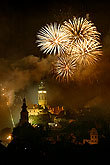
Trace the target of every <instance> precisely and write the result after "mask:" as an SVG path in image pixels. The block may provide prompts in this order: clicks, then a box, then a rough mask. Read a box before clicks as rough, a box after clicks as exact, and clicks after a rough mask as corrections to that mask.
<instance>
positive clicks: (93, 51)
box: [72, 39, 102, 65]
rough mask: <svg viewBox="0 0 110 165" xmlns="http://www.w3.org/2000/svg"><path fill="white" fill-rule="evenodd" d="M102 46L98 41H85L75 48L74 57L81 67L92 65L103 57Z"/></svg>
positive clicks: (73, 50)
mask: <svg viewBox="0 0 110 165" xmlns="http://www.w3.org/2000/svg"><path fill="white" fill-rule="evenodd" d="M101 48H102V46H101V44H100V43H99V42H98V41H96V40H92V39H90V40H88V41H87V40H84V41H80V42H79V43H77V44H76V45H75V46H73V49H72V55H73V56H74V58H75V60H76V61H77V63H78V64H79V65H82V64H83V65H91V64H94V63H96V62H97V61H98V59H99V58H100V57H101V56H102V50H101Z"/></svg>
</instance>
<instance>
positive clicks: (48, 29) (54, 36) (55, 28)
mask: <svg viewBox="0 0 110 165" xmlns="http://www.w3.org/2000/svg"><path fill="white" fill-rule="evenodd" d="M37 37H38V38H39V40H37V41H36V42H37V43H38V47H39V46H40V47H41V51H43V53H46V54H48V53H49V54H52V53H54V55H55V54H57V53H58V54H60V53H61V52H63V51H64V43H65V42H67V40H66V38H65V36H64V33H63V32H62V31H61V26H60V24H59V25H57V23H54V24H52V23H51V24H50V25H48V24H47V25H46V26H44V27H42V28H41V30H40V31H39V33H38V35H37Z"/></svg>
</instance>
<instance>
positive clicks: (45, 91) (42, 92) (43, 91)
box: [38, 91, 47, 93]
mask: <svg viewBox="0 0 110 165" xmlns="http://www.w3.org/2000/svg"><path fill="white" fill-rule="evenodd" d="M38 93H47V92H46V91H38Z"/></svg>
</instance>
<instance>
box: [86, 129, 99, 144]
mask: <svg viewBox="0 0 110 165" xmlns="http://www.w3.org/2000/svg"><path fill="white" fill-rule="evenodd" d="M85 143H89V144H98V132H97V130H96V128H92V129H91V130H90V139H83V144H85Z"/></svg>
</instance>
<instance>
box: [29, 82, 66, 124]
mask: <svg viewBox="0 0 110 165" xmlns="http://www.w3.org/2000/svg"><path fill="white" fill-rule="evenodd" d="M61 111H64V109H63V106H62V107H60V106H57V107H51V106H50V105H48V104H47V90H46V88H45V84H44V82H43V81H41V82H40V85H39V86H38V104H34V105H28V114H29V123H31V124H32V125H37V124H38V118H39V117H41V116H42V117H43V118H44V120H46V119H47V120H48V118H49V116H50V115H51V114H54V115H58V114H59V113H60V112H61ZM44 116H45V117H44ZM50 117H51V116H50Z"/></svg>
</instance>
